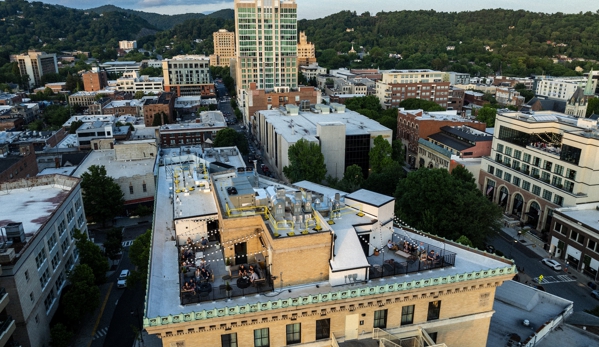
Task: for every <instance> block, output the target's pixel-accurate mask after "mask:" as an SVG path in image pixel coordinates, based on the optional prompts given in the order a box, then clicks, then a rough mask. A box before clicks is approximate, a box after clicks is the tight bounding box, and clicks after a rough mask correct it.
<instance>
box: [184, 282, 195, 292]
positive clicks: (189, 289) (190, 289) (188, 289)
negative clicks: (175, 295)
mask: <svg viewBox="0 0 599 347" xmlns="http://www.w3.org/2000/svg"><path fill="white" fill-rule="evenodd" d="M183 291H184V292H192V291H193V288H192V287H191V286H190V285H189V283H187V282H185V284H184V285H183Z"/></svg>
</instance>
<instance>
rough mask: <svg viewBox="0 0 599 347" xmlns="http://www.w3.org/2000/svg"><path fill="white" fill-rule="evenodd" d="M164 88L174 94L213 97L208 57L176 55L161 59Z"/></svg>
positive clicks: (213, 88)
mask: <svg viewBox="0 0 599 347" xmlns="http://www.w3.org/2000/svg"><path fill="white" fill-rule="evenodd" d="M162 72H163V75H164V90H165V91H167V92H173V93H175V95H176V96H188V95H201V96H203V97H215V96H216V92H215V87H214V84H213V83H212V79H211V77H210V58H208V57H206V56H203V55H177V56H174V57H173V58H172V59H165V60H163V61H162Z"/></svg>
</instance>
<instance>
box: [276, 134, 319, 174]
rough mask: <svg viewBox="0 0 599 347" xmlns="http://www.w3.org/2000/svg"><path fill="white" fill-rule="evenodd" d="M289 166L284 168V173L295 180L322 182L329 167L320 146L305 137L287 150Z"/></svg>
mask: <svg viewBox="0 0 599 347" xmlns="http://www.w3.org/2000/svg"><path fill="white" fill-rule="evenodd" d="M287 155H288V157H289V166H285V167H284V168H283V174H285V177H287V179H288V180H290V181H291V182H292V183H293V182H298V181H303V180H306V181H310V182H315V183H321V182H322V180H323V179H324V177H325V175H326V173H327V168H326V166H325V164H324V156H323V155H322V152H320V146H319V145H317V144H316V143H313V142H308V141H307V140H305V139H300V140H299V141H297V142H296V143H295V144H293V145H291V146H290V147H289V150H288V151H287Z"/></svg>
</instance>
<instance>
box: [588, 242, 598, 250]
mask: <svg viewBox="0 0 599 347" xmlns="http://www.w3.org/2000/svg"><path fill="white" fill-rule="evenodd" d="M587 248H588V249H590V250H591V251H595V252H597V242H595V241H593V240H589V243H588V245H587Z"/></svg>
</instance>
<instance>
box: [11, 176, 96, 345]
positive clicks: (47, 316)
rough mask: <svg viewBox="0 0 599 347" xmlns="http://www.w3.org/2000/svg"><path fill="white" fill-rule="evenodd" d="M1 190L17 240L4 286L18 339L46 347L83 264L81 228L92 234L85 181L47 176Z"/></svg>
mask: <svg viewBox="0 0 599 347" xmlns="http://www.w3.org/2000/svg"><path fill="white" fill-rule="evenodd" d="M0 188H1V189H0V191H1V193H0V204H2V206H3V212H4V213H5V214H6V216H9V218H8V221H6V220H4V221H2V223H4V224H3V225H2V227H4V228H6V232H7V236H8V239H9V240H10V241H11V242H10V243H9V246H8V247H7V248H6V249H4V250H3V251H2V253H0V264H2V276H1V277H0V286H2V287H4V288H5V289H6V291H7V292H8V294H9V296H10V298H11V299H12V300H11V301H10V302H9V303H8V305H7V306H6V312H7V313H8V314H10V315H11V316H12V318H13V319H14V320H15V322H16V326H17V329H16V331H15V332H14V334H13V338H14V339H15V340H16V341H18V343H20V345H21V346H24V347H30V346H31V347H38V346H39V347H41V346H44V345H47V343H48V341H50V321H51V320H52V317H53V316H54V314H55V313H56V310H57V308H58V303H59V300H58V299H59V298H60V295H61V293H62V290H63V289H64V287H65V285H66V281H67V274H68V271H70V270H72V269H73V267H74V266H75V264H76V263H77V262H78V257H79V254H78V252H77V251H76V247H75V239H74V232H75V229H79V230H80V231H82V232H83V233H84V234H86V235H87V223H86V218H85V212H84V210H83V201H82V199H81V189H80V180H79V179H78V178H74V177H67V176H62V175H44V176H39V177H30V178H27V179H20V180H15V181H9V182H4V183H0ZM8 192H10V194H9V193H8ZM31 194H34V195H35V196H36V200H35V202H33V203H32V202H31V201H30V195H31Z"/></svg>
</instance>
